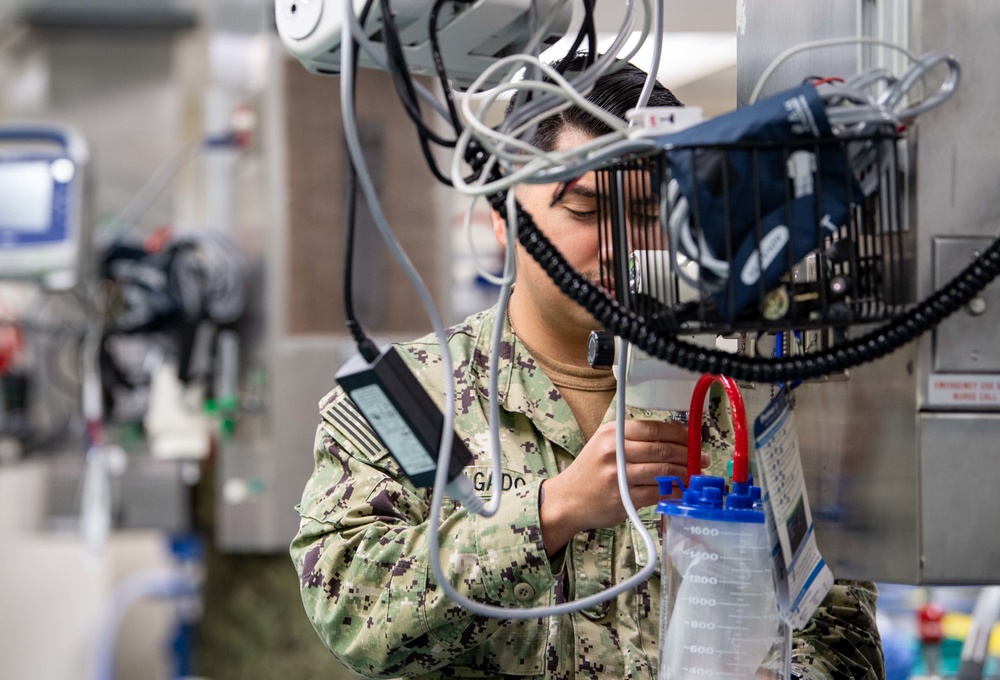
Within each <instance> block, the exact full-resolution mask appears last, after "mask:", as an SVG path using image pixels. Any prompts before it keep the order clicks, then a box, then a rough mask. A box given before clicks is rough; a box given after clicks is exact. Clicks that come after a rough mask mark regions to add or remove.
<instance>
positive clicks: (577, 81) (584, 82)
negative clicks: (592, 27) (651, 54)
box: [501, 0, 650, 129]
mask: <svg viewBox="0 0 1000 680" xmlns="http://www.w3.org/2000/svg"><path fill="white" fill-rule="evenodd" d="M642 2H643V7H644V10H645V11H644V16H645V17H646V22H645V23H644V24H643V30H642V34H641V37H640V40H638V41H637V42H636V44H635V46H634V47H633V49H632V51H631V52H629V53H628V54H627V55H626V56H625V57H624V59H625V60H626V61H627V60H628V59H631V58H632V56H634V55H635V53H636V52H637V51H638V49H639V47H640V46H641V45H642V43H643V42H644V41H645V39H646V36H647V35H648V33H649V24H650V22H649V20H648V19H649V14H650V11H649V2H650V0H642ZM634 25H635V2H634V0H627V2H626V4H625V16H624V18H623V19H622V24H621V26H620V27H619V29H618V33H617V34H616V35H615V39H614V41H613V42H612V44H611V46H610V48H609V49H608V50H607V51H606V52H605V53H604V54H603V55H600V56H599V57H598V58H597V60H596V61H595V62H594V64H593V66H591V67H590V68H589V69H586V70H584V71H581V72H580V73H578V74H576V75H575V76H574V77H573V78H572V79H571V81H570V82H571V84H572V86H573V89H574V90H576V91H578V92H581V93H586V92H589V91H590V88H591V87H593V85H594V83H596V82H597V81H598V80H599V79H600V78H601V77H602V76H603V75H604V74H605V73H606V72H607V71H608V70H609V69H610V68H612V67H613V66H614V65H615V63H616V59H617V55H618V52H619V51H620V50H621V48H622V46H623V45H624V44H625V43H626V41H627V40H628V38H629V36H630V35H631V33H632V28H633V26H634ZM590 50H591V52H595V51H596V50H597V46H596V45H592V46H590ZM552 101H553V100H552V99H551V98H547V97H545V96H542V97H540V98H539V99H538V100H537V101H534V102H531V103H530V104H526V105H524V107H523V108H516V109H515V110H514V111H513V112H511V115H510V116H509V117H508V119H507V120H505V121H504V123H503V124H502V126H501V127H504V128H506V129H510V128H512V127H518V126H519V125H520V123H521V120H522V119H523V118H530V117H533V116H536V115H538V113H539V111H543V110H546V107H550V106H551V102H552Z"/></svg>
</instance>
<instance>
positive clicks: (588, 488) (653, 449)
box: [539, 420, 708, 556]
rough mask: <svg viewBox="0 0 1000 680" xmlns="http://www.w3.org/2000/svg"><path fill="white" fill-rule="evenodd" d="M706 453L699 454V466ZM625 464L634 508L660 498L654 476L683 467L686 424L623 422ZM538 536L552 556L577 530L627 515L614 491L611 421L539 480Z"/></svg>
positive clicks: (613, 522)
mask: <svg viewBox="0 0 1000 680" xmlns="http://www.w3.org/2000/svg"><path fill="white" fill-rule="evenodd" d="M707 458H708V456H707V455H705V454H702V465H703V466H707V465H708V461H707ZM625 461H626V462H625V469H626V479H627V480H628V488H629V493H630V495H631V497H632V503H633V504H635V506H636V507H637V508H643V507H646V506H648V505H655V504H656V503H658V502H659V500H660V489H659V485H658V484H657V483H656V477H659V476H663V475H676V476H678V477H682V478H683V477H685V476H686V475H685V473H686V472H687V427H685V426H684V425H681V424H680V423H663V422H659V421H655V420H626V421H625ZM542 493H543V494H544V500H543V502H542V506H541V508H539V520H540V523H541V529H542V540H543V541H544V543H545V551H546V552H547V553H548V554H549V556H552V555H554V554H555V553H556V552H558V551H559V550H560V549H562V547H563V546H564V545H566V544H567V543H569V540H570V539H571V538H572V537H573V536H574V535H575V534H577V533H579V532H580V531H585V530H587V529H596V528H601V527H613V526H616V525H618V524H621V523H622V522H623V521H625V519H626V518H627V517H628V515H627V514H626V513H625V507H624V506H623V505H622V500H621V494H620V493H619V492H618V469H617V467H616V463H615V423H605V424H604V425H602V426H601V427H600V428H598V430H597V432H595V433H594V436H593V437H592V438H591V440H590V441H589V442H587V445H586V446H584V447H583V450H582V451H580V454H579V455H578V456H577V457H576V460H574V461H573V462H572V463H571V464H570V466H569V467H567V468H566V469H565V470H563V471H562V472H560V473H559V474H558V475H556V476H555V477H552V478H550V479H547V480H545V481H544V482H543V483H542Z"/></svg>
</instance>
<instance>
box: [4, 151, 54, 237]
mask: <svg viewBox="0 0 1000 680" xmlns="http://www.w3.org/2000/svg"><path fill="white" fill-rule="evenodd" d="M50 165H51V164H50V162H49V161H25V162H23V163H0V230H3V231H14V232H20V233H25V234H40V233H44V232H46V231H48V230H49V229H51V227H52V200H53V192H54V187H53V178H52V172H51V169H50Z"/></svg>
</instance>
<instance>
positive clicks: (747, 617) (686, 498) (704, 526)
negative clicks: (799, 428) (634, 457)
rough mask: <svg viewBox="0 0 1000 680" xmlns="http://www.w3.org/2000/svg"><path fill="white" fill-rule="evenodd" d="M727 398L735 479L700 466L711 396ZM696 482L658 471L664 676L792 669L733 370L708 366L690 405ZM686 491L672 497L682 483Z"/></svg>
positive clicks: (768, 674)
mask: <svg viewBox="0 0 1000 680" xmlns="http://www.w3.org/2000/svg"><path fill="white" fill-rule="evenodd" d="M713 383H718V384H719V385H721V386H722V388H723V389H724V391H725V393H726V396H727V397H728V398H729V405H730V408H731V410H732V416H733V419H732V420H733V436H734V440H735V441H734V444H735V450H734V455H733V465H732V480H731V482H732V483H731V485H730V486H729V487H727V485H726V481H727V480H726V479H725V478H723V477H714V476H708V475H702V474H701V429H702V411H703V409H704V405H705V398H706V397H707V395H708V390H709V388H710V387H711V386H712V384H713ZM688 474H689V482H688V487H687V488H686V489H685V488H684V485H683V483H682V482H681V479H680V478H679V477H659V478H657V481H658V482H659V484H660V494H661V495H663V496H664V497H665V499H664V500H662V501H661V502H660V503H659V504H658V505H657V506H656V511H657V512H658V513H659V514H660V516H661V521H662V531H661V537H662V555H661V560H662V561H661V575H662V576H661V578H662V579H663V583H662V588H661V597H662V598H663V600H662V602H661V606H660V666H659V678H660V680H689V679H691V678H718V679H723V680H762V679H765V678H776V679H777V678H782V679H784V678H787V677H789V671H790V670H791V654H790V652H791V639H790V636H789V635H788V631H787V629H786V625H785V623H784V621H783V620H782V619H781V617H780V616H779V614H778V605H777V598H776V596H775V587H774V575H773V560H772V559H771V550H770V546H771V543H770V541H769V539H768V535H767V524H766V515H765V509H764V504H763V502H762V501H761V489H760V487H758V486H754V485H753V478H752V477H751V475H750V462H749V441H748V434H747V421H746V409H745V407H744V405H743V396H742V394H741V393H740V389H739V386H738V385H737V384H736V382H735V381H734V380H732V379H730V378H727V377H725V376H719V375H703V376H702V377H701V378H700V379H699V380H698V382H697V383H696V384H695V388H694V391H693V394H692V395H691V408H690V410H689V412H688ZM678 489H679V490H681V491H682V492H683V493H681V494H680V498H671V496H674V495H675V493H674V492H675V490H678Z"/></svg>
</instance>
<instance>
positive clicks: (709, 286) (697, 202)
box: [596, 136, 912, 334]
mask: <svg viewBox="0 0 1000 680" xmlns="http://www.w3.org/2000/svg"><path fill="white" fill-rule="evenodd" d="M896 142H897V138H896V137H891V136H868V137H850V138H824V139H817V140H810V141H808V142H797V141H796V142H782V143H766V142H756V143H752V144H724V145H711V146H673V147H668V148H666V149H663V150H659V151H657V152H654V153H650V154H646V155H641V156H634V157H628V158H625V159H622V160H619V161H616V162H615V163H614V164H613V165H610V166H607V167H604V168H602V169H600V170H597V171H596V189H597V195H598V201H597V204H598V207H597V210H598V215H597V219H598V224H599V231H600V244H601V245H600V252H601V280H600V282H599V283H600V285H601V286H602V287H604V288H605V289H607V290H609V291H613V294H614V297H615V298H616V300H617V301H618V303H619V304H621V305H622V306H623V307H625V308H626V309H628V310H631V311H634V312H635V313H636V314H637V315H639V316H641V317H642V318H643V320H644V321H645V323H647V324H650V325H651V326H652V327H653V328H656V329H658V330H661V331H663V332H667V333H715V334H729V333H736V332H748V331H758V332H774V331H779V330H787V329H803V330H805V329H817V328H845V327H848V326H852V325H858V324H869V323H873V322H880V321H885V320H888V319H890V318H891V317H892V316H894V315H895V314H898V313H899V312H901V311H902V310H903V309H904V305H905V304H906V303H908V302H911V301H912V300H911V296H912V292H911V288H912V285H911V282H910V278H911V276H910V275H909V273H908V270H909V268H908V267H907V260H908V258H909V252H908V251H909V249H910V247H911V246H909V245H908V239H907V238H906V226H905V224H904V223H903V220H902V218H901V201H900V193H901V188H902V185H903V183H904V182H903V180H902V179H901V178H900V175H899V159H898V155H897V143H896Z"/></svg>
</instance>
